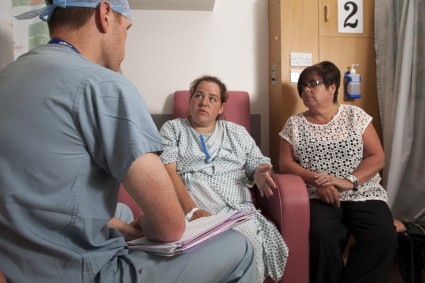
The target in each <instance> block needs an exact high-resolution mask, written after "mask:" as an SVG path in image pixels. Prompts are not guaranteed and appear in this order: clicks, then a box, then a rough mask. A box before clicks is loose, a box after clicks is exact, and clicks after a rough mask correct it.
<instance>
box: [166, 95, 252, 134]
mask: <svg viewBox="0 0 425 283" xmlns="http://www.w3.org/2000/svg"><path fill="white" fill-rule="evenodd" d="M227 94H228V95H229V98H228V99H227V101H226V104H225V105H224V112H223V119H224V120H226V121H230V122H233V123H236V124H239V125H242V126H244V127H245V128H246V130H247V131H248V132H249V133H250V134H252V128H251V118H250V104H249V94H248V92H246V91H227ZM189 100H190V92H189V91H188V90H178V91H176V92H174V105H173V118H187V117H188V116H189Z"/></svg>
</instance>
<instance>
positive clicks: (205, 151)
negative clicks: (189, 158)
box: [199, 135, 212, 163]
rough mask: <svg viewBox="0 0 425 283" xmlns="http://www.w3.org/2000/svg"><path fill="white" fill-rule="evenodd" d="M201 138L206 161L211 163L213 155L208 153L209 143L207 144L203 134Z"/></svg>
mask: <svg viewBox="0 0 425 283" xmlns="http://www.w3.org/2000/svg"><path fill="white" fill-rule="evenodd" d="M199 138H200V139H201V147H202V151H203V152H204V154H205V161H206V162H207V163H210V162H211V160H212V157H211V155H210V154H209V153H208V150H207V145H206V144H205V140H204V136H203V135H199Z"/></svg>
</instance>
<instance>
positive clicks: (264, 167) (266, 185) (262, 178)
mask: <svg viewBox="0 0 425 283" xmlns="http://www.w3.org/2000/svg"><path fill="white" fill-rule="evenodd" d="M272 168H273V166H271V165H270V164H267V163H263V164H261V165H259V166H258V167H257V168H255V173H254V182H255V184H256V185H257V187H258V190H259V191H260V195H261V197H264V196H266V197H271V196H272V195H273V189H276V188H277V186H276V184H275V182H274V181H273V179H272V177H271V173H272Z"/></svg>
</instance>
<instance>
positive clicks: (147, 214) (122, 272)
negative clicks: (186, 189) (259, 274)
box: [0, 0, 255, 283]
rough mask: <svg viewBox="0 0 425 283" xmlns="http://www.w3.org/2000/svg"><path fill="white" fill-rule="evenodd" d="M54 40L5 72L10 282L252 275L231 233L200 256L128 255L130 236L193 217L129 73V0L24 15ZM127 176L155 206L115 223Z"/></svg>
mask: <svg viewBox="0 0 425 283" xmlns="http://www.w3.org/2000/svg"><path fill="white" fill-rule="evenodd" d="M34 16H39V17H40V18H41V19H42V20H45V21H48V25H49V30H50V35H51V38H52V40H51V41H50V42H49V44H46V45H43V46H40V47H37V48H35V49H33V50H31V51H30V52H28V53H27V54H25V55H23V56H21V57H20V58H18V59H17V60H16V61H15V62H13V63H12V64H10V65H9V66H7V67H6V68H4V69H3V70H1V71H0V131H1V135H0V231H1V234H0V253H1V254H0V271H3V272H4V274H5V276H6V279H7V280H8V281H9V282H20V283H22V282H72V283H75V282H185V283H188V282H189V283H190V282H252V281H253V280H254V278H255V274H254V273H255V271H254V268H253V250H252V246H251V244H250V242H249V241H248V240H247V239H246V238H245V237H244V236H242V235H241V234H239V233H237V232H234V231H231V232H230V231H229V232H227V233H224V234H223V235H221V236H220V237H217V238H216V239H214V240H211V241H209V242H207V243H206V244H205V245H203V246H201V247H199V248H197V249H195V250H193V251H192V252H190V253H187V254H183V255H179V256H175V257H171V258H167V257H161V256H155V255H151V254H147V253H142V252H139V253H131V254H129V253H128V249H127V246H126V243H125V241H124V238H123V236H122V234H126V236H130V237H131V235H146V236H147V237H148V238H150V239H151V240H156V241H160V242H161V241H164V242H168V241H176V240H178V239H179V238H180V237H181V235H182V233H183V231H184V229H185V217H184V214H183V211H182V209H181V207H180V205H179V203H178V200H177V197H176V195H175V193H174V189H173V185H172V182H171V180H170V178H169V176H168V174H167V172H166V171H165V168H164V167H163V165H162V163H161V161H160V159H159V157H158V155H157V152H160V151H161V150H162V145H161V139H160V137H159V134H158V132H157V130H156V127H155V125H154V123H153V122H152V119H151V117H150V115H149V113H148V111H147V108H146V106H145V104H144V102H143V100H142V98H141V97H140V95H139V94H138V91H137V90H136V88H135V87H134V86H133V85H132V84H131V83H130V82H129V81H128V80H127V79H125V78H124V77H123V76H122V75H121V74H119V73H118V72H117V71H118V70H119V68H120V64H121V62H122V60H123V59H124V50H125V41H126V37H127V30H128V29H129V28H130V26H131V20H130V8H129V5H128V2H127V0H110V1H104V0H85V1H77V0H53V3H51V2H50V3H49V5H48V6H47V7H46V8H43V9H41V10H37V11H31V12H29V13H26V14H23V15H21V16H19V17H18V18H31V17H34ZM120 182H122V183H123V184H124V186H125V187H126V189H127V190H128V191H129V193H130V194H131V195H132V196H133V197H134V199H135V200H136V202H137V203H138V204H139V206H140V207H141V208H142V209H143V211H144V216H143V217H141V218H139V219H137V221H136V222H135V223H134V224H133V225H132V226H130V225H124V226H122V223H121V224H120V225H116V223H117V222H116V221H113V222H111V221H110V220H111V218H112V217H113V215H114V211H115V208H116V203H117V194H118V185H119V183H120ZM120 232H121V233H120Z"/></svg>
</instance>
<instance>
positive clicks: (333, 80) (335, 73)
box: [297, 61, 341, 103]
mask: <svg viewBox="0 0 425 283" xmlns="http://www.w3.org/2000/svg"><path fill="white" fill-rule="evenodd" d="M314 79H320V80H322V81H323V84H324V85H325V86H326V88H329V87H330V86H331V85H335V93H334V98H333V102H334V103H336V102H337V101H338V89H339V85H340V83H341V72H340V71H339V69H338V67H337V66H335V64H334V63H332V62H330V61H322V62H320V63H317V64H315V65H313V66H310V67H307V68H305V69H304V70H303V71H302V72H301V74H300V77H299V79H298V85H297V90H298V94H299V96H300V97H301V96H302V92H303V90H304V87H305V85H306V84H307V83H308V82H310V81H311V80H314Z"/></svg>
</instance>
